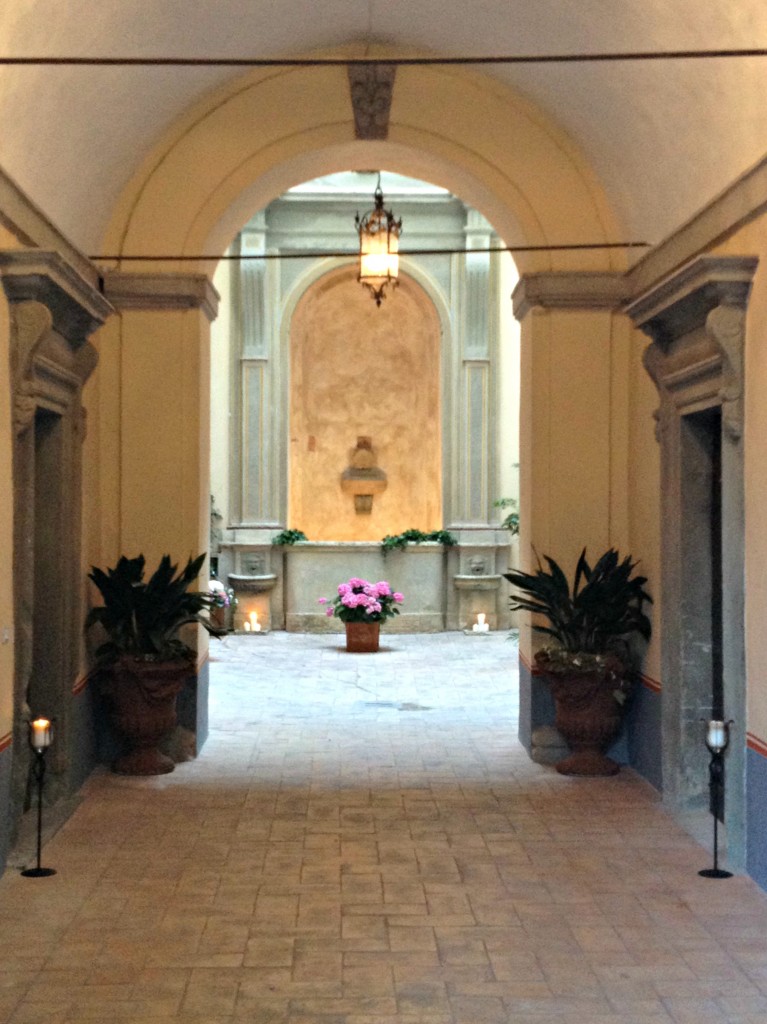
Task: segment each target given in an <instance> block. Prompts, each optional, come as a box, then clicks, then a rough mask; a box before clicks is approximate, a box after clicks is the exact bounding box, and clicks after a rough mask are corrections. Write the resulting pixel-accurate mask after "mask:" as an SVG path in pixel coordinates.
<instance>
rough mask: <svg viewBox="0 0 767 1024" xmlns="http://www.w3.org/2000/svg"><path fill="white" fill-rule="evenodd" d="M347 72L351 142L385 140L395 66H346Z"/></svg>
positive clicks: (387, 132) (387, 133)
mask: <svg viewBox="0 0 767 1024" xmlns="http://www.w3.org/2000/svg"><path fill="white" fill-rule="evenodd" d="M347 71H348V75H349V90H350V93H351V100H352V110H353V111H354V136H355V138H357V139H386V138H388V136H389V115H390V113H391V101H392V93H393V91H394V76H395V74H396V71H397V68H396V65H394V64H349V65H347Z"/></svg>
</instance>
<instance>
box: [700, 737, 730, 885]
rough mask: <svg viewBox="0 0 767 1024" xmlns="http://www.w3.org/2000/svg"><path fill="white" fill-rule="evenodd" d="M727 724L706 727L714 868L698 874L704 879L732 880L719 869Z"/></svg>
mask: <svg viewBox="0 0 767 1024" xmlns="http://www.w3.org/2000/svg"><path fill="white" fill-rule="evenodd" d="M731 725H732V720H730V721H729V722H722V721H720V720H719V719H711V721H710V722H709V723H708V725H707V727H706V746H707V747H708V749H709V752H710V754H711V760H710V761H709V764H708V787H709V796H710V804H711V811H712V814H713V816H714V866H713V867H712V868H704V869H703V870H702V871H699V872H698V874H699V875H702V876H703V877H704V878H732V871H725V870H724V869H723V868H720V867H719V818H720V817H721V815H722V795H723V790H724V752H725V751H726V750H727V746H728V744H729V742H730V726H731Z"/></svg>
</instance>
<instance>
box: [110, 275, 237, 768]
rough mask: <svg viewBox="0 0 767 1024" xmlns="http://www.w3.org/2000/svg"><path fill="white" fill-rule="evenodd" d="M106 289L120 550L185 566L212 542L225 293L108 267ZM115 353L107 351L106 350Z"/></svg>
mask: <svg viewBox="0 0 767 1024" xmlns="http://www.w3.org/2000/svg"><path fill="white" fill-rule="evenodd" d="M105 289H106V294H107V296H108V297H109V298H110V300H111V301H112V302H113V304H114V305H115V307H116V308H117V309H118V311H119V314H120V316H119V323H116V324H115V325H113V326H112V328H111V336H109V337H105V338H104V339H103V342H104V349H105V361H106V362H108V364H109V365H108V367H107V369H106V377H107V378H108V379H110V380H112V381H113V385H112V386H113V388H115V389H116V390H117V391H118V392H119V395H120V403H119V408H117V409H115V407H114V404H113V403H102V405H103V406H104V407H105V409H104V415H105V416H106V415H109V416H110V417H111V421H110V423H109V424H107V423H106V422H102V432H101V433H102V450H101V453H100V461H101V468H102V471H103V474H104V475H105V476H106V475H108V474H109V473H110V466H111V464H112V463H113V461H114V458H115V455H116V453H117V457H118V458H119V467H120V470H119V476H118V477H117V479H115V480H114V493H113V494H112V501H113V502H114V509H115V516H116V517H117V520H118V522H119V528H118V530H117V536H116V538H115V541H116V543H117V545H118V550H117V552H116V554H118V555H119V554H125V555H128V556H135V555H137V554H139V553H142V554H143V555H144V556H145V558H146V560H147V565H148V566H150V567H151V566H156V565H157V564H158V562H159V559H160V557H161V556H162V555H163V554H165V553H168V554H170V555H171V557H172V558H173V559H174V561H178V562H179V563H181V564H184V563H185V562H186V559H187V558H188V557H189V556H190V555H196V554H198V553H199V552H200V551H207V550H208V547H209V540H210V495H209V481H210V321H211V319H212V318H214V317H215V315H216V312H217V307H218V295H217V293H216V291H215V289H214V288H213V286H212V285H211V283H210V281H209V280H208V278H207V277H206V276H205V275H202V274H179V273H168V274H163V273H156V274H145V273H140V274H139V273H136V274H131V273H122V272H117V273H109V274H107V275H106V277H105ZM107 353H108V355H107ZM207 649H208V638H207V634H206V633H204V631H202V630H201V629H200V630H199V631H198V637H197V653H198V674H197V676H196V678H195V679H194V680H193V681H192V683H191V684H190V686H188V687H187V689H186V690H185V692H184V694H183V695H182V698H181V700H180V703H179V718H180V722H181V725H182V727H183V729H185V730H186V732H187V733H188V734H189V735H187V736H186V739H185V740H184V741H183V742H184V743H185V745H186V752H187V754H188V753H189V752H190V751H191V753H196V752H198V751H199V749H200V747H201V746H202V744H203V743H204V740H205V737H206V734H207Z"/></svg>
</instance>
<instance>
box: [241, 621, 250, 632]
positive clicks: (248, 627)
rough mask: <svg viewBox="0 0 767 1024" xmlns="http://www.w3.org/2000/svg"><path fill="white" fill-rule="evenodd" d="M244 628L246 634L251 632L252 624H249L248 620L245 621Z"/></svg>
mask: <svg viewBox="0 0 767 1024" xmlns="http://www.w3.org/2000/svg"><path fill="white" fill-rule="evenodd" d="M242 628H243V629H244V630H245V632H246V633H249V632H250V623H249V622H248V620H247V619H246V620H245V622H243V624H242Z"/></svg>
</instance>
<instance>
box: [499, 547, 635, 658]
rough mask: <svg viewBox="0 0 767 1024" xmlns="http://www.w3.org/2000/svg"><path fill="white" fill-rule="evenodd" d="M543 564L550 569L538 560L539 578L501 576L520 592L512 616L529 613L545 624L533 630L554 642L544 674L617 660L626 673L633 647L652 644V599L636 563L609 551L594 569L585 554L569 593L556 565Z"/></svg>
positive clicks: (546, 655) (518, 572)
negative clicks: (638, 640)
mask: <svg viewBox="0 0 767 1024" xmlns="http://www.w3.org/2000/svg"><path fill="white" fill-rule="evenodd" d="M544 558H545V561H546V564H547V566H548V569H546V568H544V567H543V565H542V564H541V561H540V559H538V569H537V571H536V572H535V573H526V572H522V571H521V570H516V569H515V570H511V571H510V572H508V573H504V574H503V575H504V576H505V578H506V579H507V580H509V582H510V583H511V584H512V585H513V586H514V587H516V588H517V590H518V591H521V595H519V594H518V595H514V596H512V598H511V608H512V610H513V611H516V610H522V611H529V612H532V613H533V614H535V615H540V616H542V617H543V618H544V619H545V620H546V623H547V624H546V625H543V624H541V623H535V624H534V628H535V629H537V630H538V631H539V632H541V633H544V634H546V635H547V636H549V637H550V638H551V640H552V641H553V645H552V646H551V647H548V648H545V649H544V651H543V652H539V654H542V655H543V659H544V660H545V661H546V670H547V671H552V672H561V673H564V672H572V670H573V668H578V669H581V670H582V671H588V670H589V669H592V670H593V669H595V668H602V667H604V665H605V664H607V663H608V661H609V662H614V661H615V660H616V659H617V660H618V661H619V662H620V663H621V664H622V665H623V666H624V667H626V668H628V667H629V666H630V665H631V661H632V658H631V650H630V641H631V640H632V639H633V638H634V637H636V636H637V635H638V636H640V637H642V638H643V639H644V640H649V638H650V632H651V625H650V620H649V618H648V617H647V615H645V613H644V611H643V605H644V603H645V602H649V603H652V598H651V597H650V595H649V594H648V593H647V591H646V590H645V589H644V586H645V583H647V577H646V576H636V575H634V569H635V568H636V565H637V563H636V562H632V560H631V556H626V557H625V558H624V559H622V560H621V558H620V556H619V554H618V552H617V551H616V550H615V549H614V548H610V550H609V551H606V552H605V554H603V555H602V557H601V558H599V559H598V561H597V562H596V563H595V564H594V566H591V565H589V563H588V561H587V560H586V549H585V548H584V549H583V551H582V552H581V556H580V558H579V559H578V564H577V567H576V570H575V576H574V578H573V585H572V588H571V587H570V584H569V582H568V580H567V577H566V576H565V574H564V572H563V571H562V569H561V568H560V567H559V565H558V564H557V562H555V561H554V559H553V558H549V556H548V555H545V556H544ZM537 657H538V656H536V658H537Z"/></svg>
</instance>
